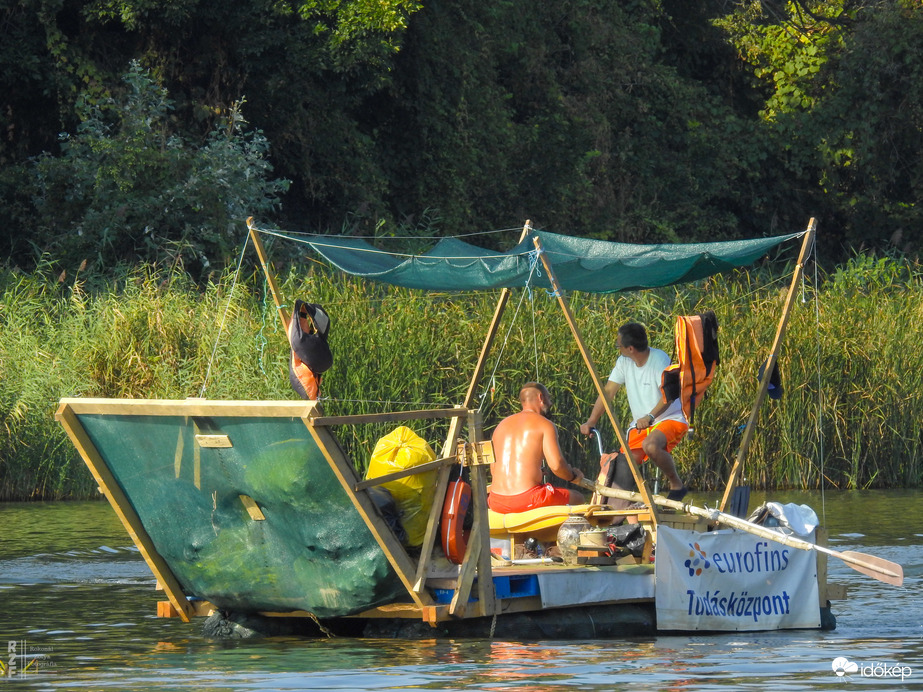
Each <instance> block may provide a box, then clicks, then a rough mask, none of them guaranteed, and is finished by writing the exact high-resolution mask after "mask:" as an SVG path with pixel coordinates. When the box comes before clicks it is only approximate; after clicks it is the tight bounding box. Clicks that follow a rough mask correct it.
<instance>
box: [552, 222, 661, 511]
mask: <svg viewBox="0 0 923 692" xmlns="http://www.w3.org/2000/svg"><path fill="white" fill-rule="evenodd" d="M535 249H536V250H537V251H538V253H539V257H540V258H541V260H542V265H544V267H545V271H546V272H548V280H549V281H550V282H551V288H552V290H553V291H554V294H555V296H556V297H557V299H558V303H559V304H560V306H561V310H562V311H563V312H564V318H565V319H566V320H567V324H568V326H570V330H571V332H572V333H573V335H574V340H575V341H576V342H577V348H578V349H579V350H580V355H581V356H583V362H584V363H585V364H586V367H587V370H589V372H590V378H591V379H592V380H593V386H594V387H596V392H597V394H598V395H599V398H600V400H601V401H602V403H603V407H604V408H605V410H606V416H608V418H609V422H610V423H611V424H612V429H613V430H615V435H616V437H617V438H618V441H619V444H620V445H621V446H622V448H623V449H625V450H626V451H627V452H628V453H627V454H626V455H625V457H626V458H627V460H628V466H629V468H630V469H631V475H632V476H634V479H635V483H636V484H637V485H638V492H639V493H640V495H641V496H642V497H643V498H644V500H643V501H644V504H645V505H647V507H649V508H650V510H651V523H652V524H653V525H654V528H656V527H657V509H656V506H655V505H654V502H653V500H652V499H651V494H650V492H649V491H648V489H647V485H646V484H645V482H644V477H643V476H642V475H641V471H640V469H639V468H638V465H637V464H636V463H635V460H634V459H633V458H632V456H631V452H630V451H628V450H629V447H628V440H627V438H626V437H625V435H624V433H622V428H621V427H620V426H619V424H618V422H617V421H616V420H615V414H613V412H612V406H611V404H610V403H609V401H607V400H606V395H605V393H604V391H603V386H602V382H600V380H599V376H598V375H597V374H596V367H595V366H594V365H593V360H592V359H591V358H590V353H589V351H588V350H587V347H586V344H585V343H584V342H583V336H582V335H581V333H580V329H579V327H577V322H576V320H574V315H573V313H571V311H570V305H569V304H568V302H567V298H566V297H565V296H564V291H563V289H562V288H561V285H560V284H559V283H558V280H557V278H556V277H555V274H554V269H553V268H552V266H551V262H550V261H549V260H548V256H547V255H546V254H545V251H544V250H543V249H542V241H541V239H540V238H539V237H537V236H536V238H535ZM612 463H614V461H613V462H612Z"/></svg>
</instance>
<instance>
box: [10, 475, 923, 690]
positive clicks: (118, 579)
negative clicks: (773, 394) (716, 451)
mask: <svg viewBox="0 0 923 692" xmlns="http://www.w3.org/2000/svg"><path fill="white" fill-rule="evenodd" d="M918 498H919V493H917V492H908V491H897V492H888V493H877V492H869V493H829V492H828V493H826V495H825V497H824V498H821V497H820V496H819V495H818V494H816V493H813V494H812V493H786V494H784V495H783V496H780V495H779V494H776V495H775V496H774V497H773V498H772V499H775V500H779V501H782V502H797V503H805V504H809V505H811V506H812V507H814V508H815V509H816V510H817V512H818V514H819V515H821V518H822V520H823V521H824V523H825V525H826V526H827V528H828V532H829V534H830V546H831V547H832V548H834V549H835V550H857V551H860V552H865V553H868V554H871V555H877V556H880V557H882V558H885V559H888V560H893V561H896V562H899V563H901V564H902V565H903V566H904V570H905V586H904V587H902V588H894V587H891V586H888V585H886V584H882V583H881V582H878V581H875V580H873V579H870V578H869V577H866V576H864V575H861V574H859V573H857V572H855V571H854V570H852V569H850V568H849V567H847V566H846V565H845V564H843V563H842V562H841V561H839V560H836V559H834V558H831V559H830V560H829V563H828V564H829V572H830V581H831V582H839V583H844V584H847V585H848V587H849V600H847V601H843V602H838V603H835V604H834V611H835V612H836V614H837V617H838V628H837V630H835V631H833V632H820V631H789V632H769V633H746V634H728V635H702V636H673V637H650V638H644V639H633V640H613V641H578V642H564V643H562V642H538V643H529V644H524V643H520V642H500V641H491V640H436V639H433V640H423V641H393V640H349V639H335V640H306V639H297V638H274V639H265V640H258V641H254V640H247V641H213V640H209V639H206V638H204V637H202V636H201V634H200V625H199V624H198V623H192V624H184V623H182V622H181V621H179V620H178V619H160V618H157V617H155V615H154V614H155V612H156V601H157V600H161V599H162V598H163V595H162V594H161V593H159V592H157V591H155V590H154V579H153V577H152V576H151V575H150V572H149V571H148V570H147V567H146V566H145V564H144V562H143V561H142V560H141V558H140V556H139V555H138V553H137V551H135V550H134V548H132V547H131V546H130V545H129V541H128V539H127V536H126V534H125V532H124V530H123V529H122V527H121V525H120V524H119V522H118V520H117V519H116V517H115V515H114V513H113V512H112V510H111V509H110V508H109V507H108V505H106V504H104V503H98V502H90V503H54V504H45V505H42V504H12V505H10V504H8V505H0V536H2V543H0V604H2V607H0V642H3V641H7V640H14V641H17V642H20V643H22V642H25V643H26V645H27V646H32V647H44V648H48V647H50V649H51V650H50V651H49V652H48V659H47V662H50V663H51V664H53V667H49V668H46V669H42V670H41V671H38V670H36V671H35V672H33V673H30V674H29V675H28V676H27V677H26V678H24V679H22V680H21V681H20V684H21V686H29V687H35V688H38V689H52V688H53V689H57V688H67V687H70V688H76V689H108V688H112V689H120V690H121V689H154V690H170V689H189V688H193V687H195V688H204V689H210V690H257V689H282V690H285V689H349V690H356V689H382V690H386V689H404V688H411V687H412V688H417V689H439V690H497V691H500V690H503V691H506V690H516V689H526V688H528V689H530V690H559V689H562V688H579V689H583V690H612V689H620V688H628V687H638V686H641V687H643V688H657V689H665V690H717V689H719V688H720V689H727V688H729V687H732V688H734V689H745V690H747V689H749V690H777V689H782V690H785V689H799V690H802V689H815V688H817V689H821V688H824V689H830V688H831V685H832V686H833V687H834V688H837V687H841V686H842V684H837V683H844V682H845V681H844V680H839V679H838V678H837V677H836V675H835V674H834V672H833V670H832V667H831V662H832V661H833V660H834V658H836V657H838V656H846V657H848V658H849V659H850V660H852V661H857V662H870V663H871V662H890V663H891V664H902V665H906V666H909V667H911V668H912V669H914V670H916V671H917V673H916V674H915V676H914V678H913V679H912V680H911V681H909V682H908V683H907V684H912V683H913V682H917V683H919V682H920V681H921V680H923V617H921V614H923V611H921V606H920V598H919V596H920V593H919V588H920V581H921V572H923V570H921V565H923V516H921V515H923V508H921V507H920V505H919V503H918V501H917V500H918ZM709 499H711V500H712V502H713V499H712V498H709ZM762 500H763V497H761V496H760V495H759V494H758V493H753V500H752V502H753V506H756V503H758V502H761V501H762ZM824 514H825V515H826V518H824V516H823V515H824ZM852 682H854V683H856V684H865V683H877V684H878V685H880V686H881V687H882V688H884V689H895V688H898V686H899V685H901V683H900V682H898V683H897V684H895V683H894V681H893V680H860V679H858V678H856V679H855V680H853V681H852Z"/></svg>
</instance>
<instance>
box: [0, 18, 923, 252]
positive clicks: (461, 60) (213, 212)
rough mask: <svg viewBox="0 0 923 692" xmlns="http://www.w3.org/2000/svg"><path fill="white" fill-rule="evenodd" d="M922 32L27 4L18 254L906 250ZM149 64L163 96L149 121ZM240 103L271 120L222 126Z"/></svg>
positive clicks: (12, 124)
mask: <svg viewBox="0 0 923 692" xmlns="http://www.w3.org/2000/svg"><path fill="white" fill-rule="evenodd" d="M921 22H923V8H921V6H920V4H919V2H914V1H912V0H761V1H760V2H755V1H754V0H736V1H732V2H728V1H727V0H632V1H631V2H621V1H617V0H560V1H559V2H555V3H539V4H537V5H533V6H530V7H529V8H528V11H526V10H524V8H523V6H522V5H521V3H516V2H513V1H512V0H456V1H454V2H451V3H446V2H441V1H439V0H429V1H427V0H241V1H240V2H235V3H226V2H225V3H219V2H216V1H215V0H17V1H15V2H14V1H12V0H11V1H10V2H8V3H6V5H5V6H4V7H3V8H2V9H0V66H2V68H3V69H0V133H2V135H3V136H2V137H0V163H2V164H3V168H2V169H0V210H2V211H3V213H4V214H5V216H6V217H7V218H12V219H15V220H16V222H17V223H16V225H17V230H18V233H17V236H16V238H15V239H14V238H11V239H10V240H9V241H8V242H7V243H6V244H5V245H4V246H3V251H4V254H6V255H8V256H9V257H10V258H11V259H12V260H13V261H15V262H18V263H21V264H28V263H29V262H30V261H34V260H35V258H36V256H37V255H38V254H40V253H42V252H51V253H64V252H68V253H69V252H78V251H79V252H81V253H88V252H89V253H92V256H97V257H99V258H100V259H102V260H104V261H105V262H109V261H111V260H112V259H114V258H120V259H124V258H131V257H136V258H140V257H143V258H148V259H149V258H152V257H155V256H157V258H158V259H161V260H162V259H164V257H163V256H162V255H159V253H163V252H166V253H167V255H168V256H176V254H177V251H178V250H177V248H179V247H186V248H188V249H189V251H190V253H191V254H190V256H194V257H198V258H199V260H198V262H199V263H200V264H204V262H206V261H208V262H211V263H213V264H214V263H220V262H223V261H224V260H225V258H226V257H227V255H228V246H227V243H228V238H227V235H226V230H225V229H226V228H227V225H228V223H232V222H233V221H239V220H242V219H243V218H246V216H249V215H252V214H255V215H264V216H267V217H270V216H271V217H273V219H274V220H275V221H277V222H279V223H283V224H287V225H290V226H294V227H298V228H305V229H317V230H334V231H341V232H350V233H366V234H369V235H373V234H378V235H381V234H385V235H387V234H393V233H394V232H395V229H397V228H399V227H402V228H403V227H407V226H408V225H409V226H410V227H413V226H414V225H416V224H422V225H423V226H424V227H425V228H426V229H427V230H429V229H433V223H434V220H435V219H438V220H439V226H438V228H435V229H434V230H436V231H437V232H441V233H443V234H446V235H451V234H456V233H463V232H467V231H472V230H483V229H484V228H485V227H501V226H514V225H518V224H519V223H521V222H522V221H523V220H525V219H526V218H529V219H532V220H533V221H534V222H535V223H537V224H539V225H544V226H546V227H548V228H552V229H555V230H560V231H564V232H569V233H576V234H583V235H589V236H594V237H600V238H612V239H620V240H629V241H646V242H656V241H664V240H712V239H718V238H728V237H736V236H741V235H745V236H750V235H755V234H759V233H763V232H775V231H780V230H791V229H793V228H802V227H803V226H804V224H805V223H806V221H807V219H808V218H809V217H811V216H814V217H818V218H819V219H820V221H821V229H822V236H821V237H822V239H826V245H827V247H828V248H830V249H832V250H833V251H835V252H841V253H843V254H844V256H845V255H846V254H848V248H849V247H850V246H853V245H856V244H858V243H861V242H864V243H871V244H874V245H876V246H886V245H888V243H889V242H890V241H891V239H892V237H895V238H896V237H897V236H896V235H895V232H896V231H897V230H901V229H902V230H903V238H904V242H902V243H901V244H900V245H899V247H900V248H901V249H912V248H906V246H905V242H906V241H907V240H909V239H910V238H911V237H912V229H914V228H916V227H918V226H919V224H920V218H919V213H920V212H919V209H918V204H917V200H919V198H920V185H921V181H920V179H921V173H920V166H921V165H923V164H921V156H920V154H921V116H920V111H921V99H920V96H921V94H920V91H921V86H920V84H921V79H923V67H921V60H923V58H921V57H920V52H919V51H918V50H916V48H915V46H918V45H920V39H921V38H923V37H921ZM133 60H135V61H137V63H138V64H139V65H141V66H143V68H144V70H146V72H145V74H146V75H147V77H146V78H147V79H149V80H150V81H151V83H152V84H156V85H157V87H158V88H160V89H161V90H165V91H166V93H168V94H169V107H166V106H163V107H161V106H156V104H154V103H149V104H148V106H149V107H150V108H155V110H156V108H161V110H159V111H156V116H154V119H155V120H156V123H157V124H156V127H155V128H148V130H147V131H145V129H144V127H145V126H144V125H143V124H142V123H143V120H138V119H137V116H136V115H134V114H133V112H132V109H133V108H138V107H140V104H138V103H134V104H131V103H129V102H127V101H125V99H124V96H123V95H124V94H125V93H126V85H125V84H124V83H123V82H122V81H121V77H122V75H123V74H124V73H125V72H126V70H127V69H128V66H129V64H130V63H131V61H133ZM133 69H134V68H133ZM137 74H140V72H138V73H137ZM160 98H163V99H165V97H164V96H161V97H160ZM244 99H245V100H246V113H247V118H248V120H250V121H251V122H252V123H253V126H254V129H253V130H252V131H250V132H249V133H245V132H244V131H243V130H241V129H240V127H242V126H243V123H242V121H240V120H236V121H235V122H236V123H237V125H235V126H234V127H231V128H230V130H229V129H228V126H227V122H228V118H231V119H232V120H233V119H234V118H239V117H242V116H240V111H239V106H235V104H241V103H243V101H244ZM164 103H166V100H165V101H164ZM119 109H124V111H125V112H124V113H119V112H118V111H119ZM153 112H154V111H152V113H153ZM234 113H237V115H236V116H235V115H232V114H234ZM61 132H65V133H70V135H69V136H67V137H64V138H59V137H58V134H59V133H61ZM229 132H230V134H229ZM221 133H224V135H222V134H221ZM261 133H262V134H261ZM222 136H223V139H222ZM36 157H37V158H36ZM232 161H234V162H236V163H233V164H231V162H232ZM27 162H30V163H27ZM270 163H271V165H272V168H273V170H274V171H275V174H276V175H278V176H280V177H281V178H283V179H286V180H290V181H291V184H290V186H289V187H288V189H287V192H285V193H284V194H283V192H282V187H281V186H279V185H275V184H274V183H272V182H271V181H270V179H269V175H270V173H269V168H268V166H269V164H270ZM228 164H231V166H230V168H228ZM239 166H245V167H247V168H248V169H249V172H244V171H242V170H240V169H239ZM219 170H222V171H227V172H228V173H227V175H222V176H217V174H215V175H213V173H214V172H215V171H219ZM230 171H233V172H230ZM209 176H211V177H209ZM216 176H217V177H216ZM260 185H262V186H263V187H260ZM274 185H275V186H274ZM195 190H198V191H197V192H196V191H195ZM206 190H208V191H209V193H208V194H211V195H213V197H212V198H207V197H208V196H207V195H206V194H205V191H206ZM245 207H246V209H244V208H245ZM119 214H123V216H121V217H120V216H119ZM238 214H240V218H239V219H238V218H235V217H236V216H237V215H238ZM206 218H210V219H211V222H207V221H206V220H205V219H206ZM148 227H150V228H151V229H152V230H151V231H149V232H146V231H145V228H148ZM206 228H208V229H210V230H207V231H206V230H205V229H206ZM898 235H899V234H898Z"/></svg>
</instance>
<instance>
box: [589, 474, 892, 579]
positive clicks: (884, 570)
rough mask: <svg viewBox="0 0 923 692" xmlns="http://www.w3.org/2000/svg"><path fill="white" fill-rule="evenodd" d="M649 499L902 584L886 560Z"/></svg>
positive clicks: (629, 495)
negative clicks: (815, 553) (830, 557)
mask: <svg viewBox="0 0 923 692" xmlns="http://www.w3.org/2000/svg"><path fill="white" fill-rule="evenodd" d="M578 485H580V486H581V487H583V488H586V489H587V490H593V491H594V492H597V493H599V494H600V495H606V496H607V497H616V498H619V499H622V500H630V501H632V502H643V499H642V497H641V495H640V494H638V493H633V492H630V491H628V490H617V489H615V488H607V487H605V486H602V485H599V484H594V483H593V482H592V481H589V480H587V479H586V478H583V479H581V480H580V481H579V483H578ZM652 499H653V500H654V503H655V504H658V505H660V506H661V507H670V508H671V509H676V510H679V511H681V512H687V513H689V514H694V515H696V516H699V517H704V518H706V519H709V520H711V521H716V522H719V523H721V524H724V525H725V526H730V527H731V528H734V529H740V530H741V531H746V532H747V533H752V534H753V535H755V536H759V537H760V538H766V539H768V540H770V541H775V542H776V543H781V544H782V545H787V546H789V547H791V548H798V549H799V550H817V551H819V552H822V553H826V554H827V555H831V556H833V557H835V558H838V559H840V560H842V561H843V562H845V563H846V564H847V565H849V566H850V567H852V568H853V569H854V570H856V571H857V572H862V574H867V575H868V576H870V577H872V578H873V579H877V580H878V581H881V582H885V583H886V584H893V585H894V586H901V585H902V584H903V583H904V568H903V567H901V566H900V565H899V564H897V563H896V562H891V561H890V560H885V559H883V558H880V557H875V556H874V555H866V554H865V553H857V552H855V551H852V550H847V551H844V552H837V551H836V550H831V549H830V548H825V547H824V546H821V545H815V544H814V543H809V542H808V541H803V540H801V539H800V538H795V537H794V536H787V535H785V534H783V533H779V532H778V531H773V530H772V529H770V528H768V527H766V526H761V525H760V524H754V523H753V522H749V521H747V520H746V519H741V518H739V517H735V516H732V515H730V514H725V513H724V512H721V511H719V510H717V509H706V508H703V507H696V506H695V505H687V504H684V503H682V502H678V501H676V500H668V499H667V498H665V497H663V496H662V495H653V496H652Z"/></svg>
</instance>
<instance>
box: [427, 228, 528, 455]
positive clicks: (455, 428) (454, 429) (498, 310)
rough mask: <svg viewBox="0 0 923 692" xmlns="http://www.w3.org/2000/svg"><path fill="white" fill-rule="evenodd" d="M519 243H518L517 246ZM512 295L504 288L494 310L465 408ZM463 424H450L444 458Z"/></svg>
mask: <svg viewBox="0 0 923 692" xmlns="http://www.w3.org/2000/svg"><path fill="white" fill-rule="evenodd" d="M530 230H532V222H531V221H528V220H527V221H526V223H525V225H524V226H523V227H522V233H521V234H520V235H519V243H521V242H522V241H523V240H525V239H526V237H527V236H528V235H529V231H530ZM519 243H517V245H518V244H519ZM510 293H511V291H510V289H508V288H504V289H502V290H501V291H500V298H499V299H498V300H497V306H496V307H495V308H494V316H493V319H492V320H491V321H490V326H489V327H488V328H487V334H486V336H485V337H484V343H483V345H482V346H481V355H480V356H478V362H477V364H476V365H475V366H474V372H473V373H472V374H471V381H470V383H469V384H468V391H467V392H466V393H465V399H464V401H463V403H462V406H463V407H464V408H471V407H472V406H474V400H475V396H476V394H477V389H478V383H479V382H480V381H481V376H482V375H483V374H484V366H485V365H486V363H487V356H488V355H489V354H490V351H491V348H493V343H494V339H495V338H496V337H497V330H498V329H499V328H500V320H501V318H502V317H503V313H504V311H505V310H506V304H507V303H508V302H509V299H510ZM463 423H464V421H463V420H462V419H461V418H456V419H455V420H453V421H452V422H451V423H450V424H449V432H448V434H447V435H446V439H445V445H444V446H443V449H442V455H443V456H445V455H446V454H448V452H449V450H450V449H452V448H454V446H455V442H456V440H457V439H458V436H459V433H460V432H461V426H462V424H463Z"/></svg>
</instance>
